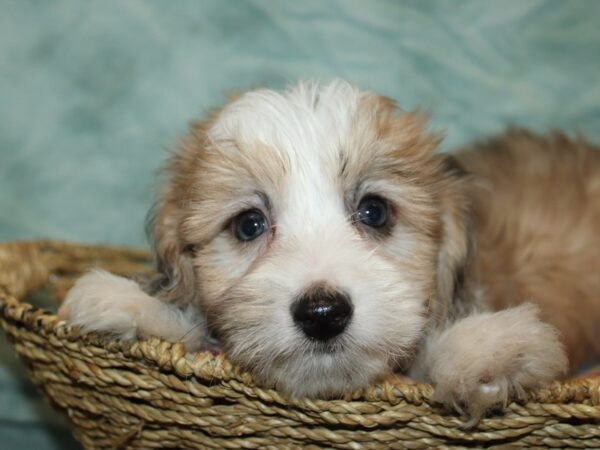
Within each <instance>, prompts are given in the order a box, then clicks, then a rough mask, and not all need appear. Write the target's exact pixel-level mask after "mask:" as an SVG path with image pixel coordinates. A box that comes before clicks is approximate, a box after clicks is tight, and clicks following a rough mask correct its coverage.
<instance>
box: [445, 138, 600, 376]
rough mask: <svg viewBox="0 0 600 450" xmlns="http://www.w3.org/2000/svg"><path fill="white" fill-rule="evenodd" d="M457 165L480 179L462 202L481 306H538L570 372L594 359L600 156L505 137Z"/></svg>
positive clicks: (599, 334)
mask: <svg viewBox="0 0 600 450" xmlns="http://www.w3.org/2000/svg"><path fill="white" fill-rule="evenodd" d="M456 157H457V159H458V160H459V162H460V164H461V166H462V167H463V168H464V169H465V170H466V171H468V172H470V173H472V174H475V175H476V176H477V178H478V180H473V181H474V182H473V183H472V184H471V186H470V187H469V199H470V202H471V205H472V206H471V210H472V212H473V215H474V218H475V221H474V223H475V224H476V227H475V230H476V241H477V252H476V253H475V255H474V256H475V261H474V267H475V268H476V270H477V271H478V274H477V278H478V279H479V280H480V284H481V286H482V287H483V289H484V298H485V300H486V302H487V303H488V304H489V306H490V307H491V308H492V309H494V310H500V309H504V308H507V307H510V306H514V305H515V304H517V303H520V302H524V301H528V302H533V303H535V304H537V305H538V306H539V307H540V311H541V318H542V320H544V321H545V322H547V323H550V324H552V325H554V326H555V327H556V328H557V329H558V330H559V331H560V332H561V335H562V339H563V342H564V343H565V345H566V346H567V350H568V354H569V362H570V365H571V368H572V369H575V368H577V367H578V366H579V365H580V364H581V363H582V362H585V360H586V359H588V358H590V357H593V355H600V151H598V149H594V148H592V147H591V145H590V144H588V143H586V142H585V141H582V140H578V141H573V140H570V139H568V138H566V137H565V136H563V135H559V134H554V135H551V136H545V137H542V136H538V135H535V134H531V133H527V132H524V131H510V132H508V133H507V134H505V135H503V136H501V137H498V138H496V139H493V140H490V141H488V142H485V143H483V144H480V145H477V146H476V147H474V148H473V149H471V150H468V151H463V152H459V153H457V154H456Z"/></svg>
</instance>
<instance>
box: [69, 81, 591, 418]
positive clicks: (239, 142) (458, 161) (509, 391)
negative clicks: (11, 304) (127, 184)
mask: <svg viewBox="0 0 600 450" xmlns="http://www.w3.org/2000/svg"><path fill="white" fill-rule="evenodd" d="M323 102H324V103H323ZM438 142H439V137H438V136H436V135H435V134H431V133H429V132H428V131H427V130H426V125H425V119H424V117H423V116H422V115H421V114H420V113H418V112H405V111H401V110H399V109H398V108H396V106H395V105H394V103H393V102H392V101H391V100H389V99H387V98H384V97H380V96H377V95H375V94H372V93H369V92H364V91H359V90H357V89H355V88H353V87H351V86H350V85H348V84H346V83H344V82H339V81H337V82H333V83H331V84H329V85H322V86H319V85H318V84H310V83H308V84H302V83H300V84H299V85H297V86H296V87H295V88H292V89H291V90H290V91H286V92H285V93H284V94H278V93H274V92H273V91H256V92H251V93H249V94H245V95H243V96H240V97H239V98H236V99H235V100H233V101H232V103H230V104H229V105H228V106H226V107H225V108H224V109H223V110H220V111H217V112H216V113H215V114H214V115H212V116H211V117H209V119H208V120H207V121H205V122H201V123H196V124H194V125H193V126H192V128H191V131H190V133H189V135H188V136H187V137H186V139H185V140H184V141H183V143H182V145H181V146H180V148H179V150H178V151H177V152H176V153H175V154H174V155H173V157H172V158H171V160H170V161H169V164H168V167H167V171H166V172H167V181H166V184H165V186H164V188H163V190H162V191H161V193H160V195H159V198H158V201H157V204H156V207H155V209H154V211H153V214H151V216H150V220H149V233H150V236H151V238H152V240H153V244H154V251H155V257H156V268H157V275H156V276H155V277H154V278H153V279H152V280H150V281H149V283H148V284H147V286H145V287H144V289H145V290H146V291H147V292H149V293H150V294H151V296H148V295H146V294H144V293H140V295H139V296H135V297H136V298H140V299H141V301H143V302H145V303H146V304H148V305H152V307H153V308H156V303H154V302H153V299H154V300H155V299H156V298H158V299H160V300H163V303H164V305H169V308H176V309H177V311H180V309H179V308H184V307H188V306H189V305H191V306H192V307H194V308H196V309H197V310H199V311H201V312H202V313H203V314H204V315H205V316H206V319H207V321H208V324H209V326H210V327H211V328H212V329H213V330H214V331H215V332H216V334H217V335H218V337H219V338H220V339H221V341H222V345H223V348H224V349H225V351H226V352H227V353H228V356H229V357H230V358H231V359H233V361H234V362H236V363H238V364H239V365H241V366H242V367H244V368H246V369H248V370H250V371H251V372H252V373H253V374H254V376H255V377H256V378H257V379H258V380H259V381H260V382H263V383H265V384H268V385H272V386H275V387H277V388H280V389H282V390H283V391H285V392H287V393H288V394H291V395H309V396H313V395H318V396H338V395H341V394H343V393H344V392H347V391H348V390H352V389H357V388H360V387H362V386H364V385H365V384H367V383H369V382H373V381H374V380H377V379H380V378H382V377H385V376H386V375H389V374H390V373H391V372H392V371H393V370H399V369H400V370H404V371H407V372H409V373H410V374H411V375H413V376H414V377H417V378H421V379H424V380H429V381H431V382H433V383H434V385H435V386H436V398H437V399H438V400H439V401H440V402H442V403H443V404H445V405H447V406H449V407H456V408H457V409H459V410H460V409H465V411H466V412H467V413H468V414H469V415H470V416H471V417H472V418H473V419H474V420H476V419H478V418H479V417H480V416H481V415H482V414H484V413H485V412H486V411H488V410H490V409H492V408H494V407H497V406H502V405H503V404H505V403H506V402H508V401H509V400H510V399H512V398H514V397H515V396H518V395H520V394H522V393H523V392H525V391H527V390H530V389H534V388H536V387H539V386H541V385H543V384H544V383H546V382H547V381H549V380H551V379H552V378H555V377H558V376H561V375H562V373H563V372H564V370H565V368H566V364H567V363H566V357H565V353H564V351H563V347H562V344H561V341H560V339H562V340H563V342H564V343H565V344H566V346H567V348H568V350H569V357H570V361H571V366H572V367H575V366H576V365H577V364H579V363H580V362H581V361H582V360H583V359H584V356H590V355H592V354H593V353H594V351H595V352H596V353H598V342H600V339H599V337H600V336H598V334H599V329H598V323H599V320H600V306H599V303H600V302H599V298H598V294H599V293H600V256H599V255H598V251H599V250H600V244H599V238H598V232H599V231H600V156H599V155H600V152H595V151H594V150H592V148H591V146H590V145H589V144H586V143H585V142H583V141H576V142H575V141H571V140H568V139H566V138H564V137H562V136H559V135H556V136H553V137H540V136H536V135H533V134H529V133H526V132H521V131H511V132H509V133H508V134H506V135H505V136H502V137H499V138H496V139H495V140H492V141H489V142H487V143H483V144H480V145H477V146H475V147H474V148H473V149H472V150H467V151H463V152H460V153H458V154H456V155H455V157H451V156H448V155H439V154H436V153H435V152H434V149H435V148H436V146H437V144H438ZM373 194H375V195H378V196H380V197H383V198H385V199H386V200H387V201H388V202H389V214H390V226H389V227H388V228H386V229H385V230H379V231H377V230H373V229H369V228H368V227H366V226H364V225H361V224H360V223H357V222H356V217H355V212H356V208H357V206H358V203H359V202H360V200H361V199H363V198H365V197H366V196H369V195H373ZM250 209H257V210H260V211H262V212H263V214H264V215H265V217H267V220H268V222H269V223H268V225H269V228H268V230H267V231H266V232H265V233H264V235H261V237H260V238H259V239H256V240H255V241H252V242H240V241H239V240H237V239H236V238H235V236H234V227H233V224H234V221H235V218H236V217H237V215H239V214H240V213H241V212H243V211H247V210H250ZM113 281H114V280H113ZM101 282H102V280H101V279H100V278H98V277H97V276H96V277H94V276H90V277H89V278H87V279H85V280H83V281H82V282H81V283H80V284H79V285H78V287H77V288H76V289H75V290H74V291H73V293H72V294H70V296H69V299H68V304H67V306H66V307H65V308H63V309H62V310H61V315H62V316H63V317H66V318H69V317H70V318H71V319H75V320H74V321H75V322H76V323H77V324H79V325H81V326H83V327H84V329H86V326H87V329H92V328H90V326H89V325H90V323H93V322H94V318H93V317H92V316H89V317H87V316H86V311H90V313H91V314H94V311H96V312H97V309H94V305H93V304H92V303H93V302H96V303H97V296H95V295H91V294H90V292H91V293H93V292H97V291H96V288H97V286H98V285H99V284H100V283H101ZM317 283H326V284H327V285H328V286H331V288H332V289H341V290H343V291H345V292H348V293H349V295H350V296H351V297H352V302H353V306H354V315H353V318H352V321H351V322H350V325H349V329H348V330H346V331H345V332H344V334H342V335H341V336H339V339H337V338H336V339H337V340H336V341H335V342H336V344H335V345H334V347H335V348H334V351H331V352H330V353H328V352H323V351H322V348H321V347H319V344H315V342H313V341H310V340H308V339H306V337H305V336H304V335H303V334H302V332H301V330H300V329H299V328H298V327H297V326H295V325H294V323H293V321H292V319H291V315H290V305H291V304H292V303H293V301H294V299H295V298H297V297H298V295H299V294H301V293H302V292H304V291H305V290H306V289H309V288H310V286H314V285H315V284H317ZM117 285H118V283H117V282H116V281H115V283H114V286H117ZM123 286H125V284H123ZM126 287H127V289H125V288H124V289H123V290H122V292H121V294H122V295H117V294H118V292H117V293H115V295H114V298H113V300H114V301H112V302H109V303H104V304H105V305H112V306H111V307H114V308H115V311H114V318H115V323H114V326H113V327H112V328H111V325H110V320H111V315H110V314H109V313H108V312H107V311H108V309H107V308H104V309H102V311H101V312H102V314H103V321H102V327H104V328H106V330H107V331H111V330H112V331H114V332H115V333H117V334H119V333H120V334H121V335H122V337H123V338H131V336H132V335H133V334H135V332H137V334H138V335H141V336H146V335H148V334H149V333H152V332H153V330H162V331H161V335H163V337H172V336H176V335H182V330H181V329H180V328H181V327H182V326H183V325H182V323H188V322H186V321H185V320H180V319H185V317H183V318H182V317H181V316H180V315H179V313H178V312H177V311H176V312H174V313H168V314H165V317H166V316H169V315H171V316H172V317H174V318H175V319H176V320H173V321H172V323H171V324H161V325H160V326H157V324H155V323H153V321H157V320H163V317H162V316H161V317H159V316H154V315H153V316H150V315H147V314H146V315H143V314H141V312H140V310H139V308H137V309H136V308H132V307H131V302H130V301H128V299H131V298H133V296H132V293H131V290H130V288H131V284H127V285H126ZM88 294H89V295H88ZM527 302H533V303H535V304H536V305H537V306H538V307H537V308H536V307H535V306H533V305H532V304H530V303H527ZM86 305H87V306H86ZM519 305H520V306H519ZM119 308H121V309H122V310H119ZM124 309H126V310H124ZM73 311H76V312H77V317H74V316H73V314H72V313H73ZM132 311H133V312H132ZM127 314H129V315H133V316H135V317H132V321H133V322H134V323H136V324H137V330H136V331H135V332H134V333H132V332H131V330H129V331H128V330H123V329H122V328H123V326H122V325H123V323H126V322H127V321H126V320H125V321H124V320H123V317H125V316H126V315H127ZM186 317H187V316H186ZM178 321H179V322H178ZM88 322H89V323H88ZM552 325H554V326H555V327H556V329H558V330H559V331H560V334H558V333H557V332H556V330H555V328H554V327H553V326H552ZM186 326H189V324H188V325H186ZM93 329H95V330H97V328H93ZM183 331H186V330H183ZM195 332H197V334H198V335H202V333H200V332H199V330H196V331H195ZM188 341H189V339H188ZM206 347H207V346H206V345H204V344H203V343H199V344H196V345H194V344H193V343H188V348H206Z"/></svg>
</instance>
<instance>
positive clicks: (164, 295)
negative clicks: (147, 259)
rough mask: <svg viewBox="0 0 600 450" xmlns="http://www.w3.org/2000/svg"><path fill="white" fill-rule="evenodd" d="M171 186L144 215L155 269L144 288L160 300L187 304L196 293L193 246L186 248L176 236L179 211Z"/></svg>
mask: <svg viewBox="0 0 600 450" xmlns="http://www.w3.org/2000/svg"><path fill="white" fill-rule="evenodd" d="M171 190H172V186H170V185H167V189H166V192H165V193H163V195H162V196H160V197H159V199H158V201H157V202H156V203H155V205H154V206H153V207H152V209H151V210H150V212H149V214H148V217H147V219H146V234H147V235H148V238H149V240H150V242H151V245H152V252H153V254H152V256H153V263H154V269H155V274H154V275H153V276H152V277H151V278H150V280H149V281H148V283H147V285H146V290H147V291H148V293H149V294H150V295H153V296H156V297H158V298H160V299H161V300H163V301H166V302H169V303H177V304H180V305H186V304H189V303H191V302H192V301H193V300H194V298H195V296H196V286H195V275H194V270H193V264H192V249H190V248H186V247H185V246H184V245H183V244H182V242H181V240H180V238H179V232H178V226H179V225H178V224H179V220H180V219H179V216H180V211H179V206H178V205H177V202H176V201H175V199H174V198H173V197H172V196H171V195H170V194H171Z"/></svg>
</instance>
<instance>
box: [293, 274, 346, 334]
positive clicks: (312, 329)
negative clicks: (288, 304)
mask: <svg viewBox="0 0 600 450" xmlns="http://www.w3.org/2000/svg"><path fill="white" fill-rule="evenodd" d="M352 310H353V308H352V303H351V301H350V297H349V296H348V295H347V294H346V293H344V292H341V291H338V290H334V289H331V288H328V287H326V286H317V287H313V288H311V289H309V290H308V291H307V292H305V293H304V294H303V295H301V296H300V297H299V298H298V300H296V301H295V302H294V303H293V304H292V308H291V312H292V317H293V318H294V322H295V323H296V325H297V326H298V327H299V328H300V329H301V330H302V331H303V332H304V334H305V335H306V336H307V337H309V338H310V339H313V340H316V341H320V342H326V341H328V340H330V339H332V338H334V337H335V336H337V335H339V334H341V333H342V332H343V331H344V329H346V326H347V325H348V323H350V319H351V318H352Z"/></svg>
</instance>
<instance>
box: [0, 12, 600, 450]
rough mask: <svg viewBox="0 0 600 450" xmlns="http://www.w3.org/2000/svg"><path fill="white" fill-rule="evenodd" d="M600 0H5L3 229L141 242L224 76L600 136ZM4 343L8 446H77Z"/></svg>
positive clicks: (463, 133)
mask: <svg viewBox="0 0 600 450" xmlns="http://www.w3.org/2000/svg"><path fill="white" fill-rule="evenodd" d="M599 24H600V2H599V1H595V0H588V1H583V0H581V1H563V0H554V1H552V0H550V1H542V0H539V1H538V0H531V1H526V0H510V1H496V2H481V1H420V0H418V1H368V2H367V1H364V2H363V1H333V0H330V1H327V0H324V1H318V0H315V1H266V0H265V1H259V0H254V1H219V0H215V1H170V2H166V1H162V2H161V1H144V2H142V1H125V0H124V1H117V0H112V1H106V0H104V1H71V0H60V1H21V0H14V1H10V0H2V1H0V240H9V239H27V238H36V237H52V238H63V239H69V240H75V241H87V242H109V243H118V244H132V245H137V246H141V245H146V244H145V237H144V235H143V220H144V216H145V214H146V211H147V210H148V208H149V206H150V204H151V198H152V195H153V192H154V187H155V181H154V174H155V172H156V170H157V168H158V167H159V165H160V163H161V161H162V160H163V159H164V158H165V156H166V150H165V149H166V148H169V147H172V146H173V145H174V144H175V143H176V142H177V138H178V136H181V134H182V133H183V132H184V130H185V127H186V123H187V122H188V121H189V120H190V119H192V118H196V117H199V116H201V115H202V114H204V113H206V111H208V110H210V108H212V107H214V106H216V105H219V104H220V103H221V102H222V99H223V96H222V93H223V92H225V91H239V90H243V89H247V88H250V87H255V86H263V85H266V86H272V87H282V86H285V85H286V84H289V83H291V82H293V81H294V80H296V79H298V78H317V79H329V78H332V77H342V78H346V79H349V80H351V81H354V82H356V83H357V84H359V85H360V86H363V87H365V88H370V89H374V90H377V91H379V92H382V93H384V94H386V95H388V96H391V97H393V98H395V99H397V100H398V101H399V103H400V104H401V105H402V106H403V107H404V108H412V107H416V106H422V107H425V108H426V109H428V110H429V111H431V113H432V124H433V126H434V127H436V128H438V129H445V130H446V134H447V139H446V141H445V142H444V144H443V147H442V148H443V150H449V149H452V148H454V147H456V146H459V145H462V144H465V143H467V142H468V141H469V140H471V139H473V138H478V137H482V136H486V135H488V134H491V133H496V132H500V131H501V130H502V129H503V128H504V127H505V126H506V125H508V124H519V125H524V126H528V127H531V128H534V129H536V130H539V131H544V130H548V129H550V128H561V129H565V130H567V131H569V132H575V131H577V130H579V131H580V132H582V133H583V134H585V135H586V136H588V137H589V138H590V140H592V141H593V142H596V143H598V142H600V25H599ZM23 377H24V375H23V373H22V371H21V369H20V366H19V364H18V362H17V361H16V360H15V358H14V357H13V356H12V353H11V352H10V351H9V350H8V348H6V345H5V344H4V343H2V344H0V448H2V449H12V448H14V449H22V448H29V447H32V448H33V447H35V448H38V449H63V448H64V449H67V448H76V446H75V444H74V443H73V441H72V440H71V439H70V438H69V434H68V432H67V431H65V430H64V428H63V424H62V421H61V420H60V419H59V418H58V417H57V415H56V414H54V413H52V411H51V410H50V409H49V408H48V407H46V406H44V404H43V402H42V401H41V400H40V399H39V398H38V396H37V394H36V392H35V390H34V389H33V388H32V387H31V385H30V384H29V383H28V382H27V381H25V380H24V379H23Z"/></svg>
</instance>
